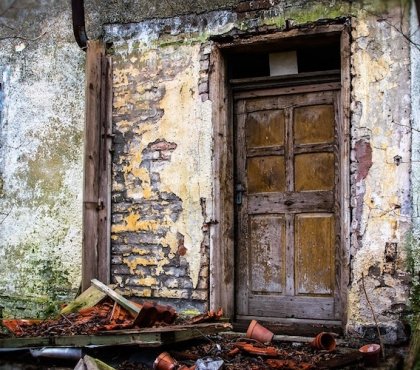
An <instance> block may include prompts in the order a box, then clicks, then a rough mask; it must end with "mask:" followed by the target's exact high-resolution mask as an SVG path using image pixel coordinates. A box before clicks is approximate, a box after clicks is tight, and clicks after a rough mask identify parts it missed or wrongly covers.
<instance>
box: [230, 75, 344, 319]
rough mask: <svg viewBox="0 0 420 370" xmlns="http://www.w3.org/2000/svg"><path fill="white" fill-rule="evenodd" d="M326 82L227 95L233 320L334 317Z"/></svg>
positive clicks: (331, 95) (332, 149)
mask: <svg viewBox="0 0 420 370" xmlns="http://www.w3.org/2000/svg"><path fill="white" fill-rule="evenodd" d="M332 85H333V84H332V83H330V84H329V86H328V87H329V88H328V87H326V86H325V85H324V84H322V83H320V84H311V85H303V86H300V87H299V88H297V87H296V88H295V89H294V91H293V93H291V91H290V89H287V88H286V89H282V88H278V89H276V88H270V89H253V90H252V94H250V93H249V92H248V93H237V94H234V132H235V192H236V194H235V205H236V207H235V208H236V212H235V216H236V225H237V227H236V240H235V266H236V271H237V273H236V288H235V291H236V296H235V302H236V307H235V309H236V318H237V319H246V318H250V317H258V318H260V319H271V320H277V319H288V318H293V319H313V320H339V319H340V317H341V305H340V292H339V288H340V286H339V284H336V281H339V280H340V272H341V267H340V259H339V258H336V256H338V255H339V250H340V246H339V235H340V225H341V221H340V209H341V205H340V196H339V176H340V174H339V171H338V168H339V163H340V158H339V156H340V153H339V147H340V143H339V137H338V132H339V131H341V130H339V127H338V126H339V125H340V122H339V116H338V108H339V107H338V104H339V103H338V101H339V100H338V93H339V87H338V86H336V89H332V88H331V86H332ZM326 88H327V90H324V89H326ZM301 91H303V92H301Z"/></svg>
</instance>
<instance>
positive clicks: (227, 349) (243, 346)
mask: <svg viewBox="0 0 420 370" xmlns="http://www.w3.org/2000/svg"><path fill="white" fill-rule="evenodd" d="M92 283H93V285H92V287H91V288H90V289H88V290H87V291H86V292H84V293H83V294H82V295H81V296H79V297H78V298H77V299H76V300H75V301H74V302H72V303H71V304H70V305H68V306H67V307H65V308H64V309H63V310H62V311H61V313H60V315H59V317H57V318H56V319H54V320H43V321H39V320H3V326H4V327H6V328H7V329H8V330H9V331H10V333H12V335H13V337H14V338H16V341H15V342H12V343H15V344H18V345H19V347H24V346H27V347H28V346H29V344H28V343H32V344H33V343H35V342H23V343H22V344H21V343H20V342H19V340H21V341H25V340H26V341H27V340H30V339H31V338H47V339H48V343H50V345H54V344H55V345H56V346H60V344H57V343H58V342H54V341H53V340H52V339H53V338H76V337H77V336H82V337H83V336H88V337H89V338H90V337H95V336H97V337H99V339H101V340H102V339H103V338H107V339H109V338H110V336H112V335H115V336H116V339H115V341H114V342H112V344H110V342H108V341H107V340H105V341H104V343H108V344H106V345H108V346H109V345H112V346H120V348H121V345H128V344H132V345H137V347H136V348H137V350H138V351H143V352H148V354H149V357H152V358H151V359H149V360H148V361H146V364H145V363H143V364H142V363H141V362H137V363H136V362H130V361H120V362H119V364H118V363H117V364H115V363H114V366H116V367H115V368H117V369H118V370H134V369H136V370H139V369H151V368H153V369H156V370H208V369H210V370H219V369H230V370H236V369H240V370H245V369H289V370H310V369H334V368H336V369H341V368H345V366H350V368H352V369H359V368H360V369H361V368H363V366H364V365H363V364H366V365H369V366H375V365H376V364H377V363H378V362H379V358H380V346H379V345H376V344H370V345H367V346H364V347H362V348H360V349H359V350H355V349H348V348H336V344H337V343H336V335H334V334H332V333H328V332H321V333H319V334H318V335H317V336H316V337H315V338H313V339H311V340H310V341H308V340H307V341H306V343H305V342H304V341H303V342H302V341H301V342H298V341H295V342H279V341H278V340H275V339H276V338H275V336H274V334H273V333H272V332H271V331H270V330H268V329H267V328H265V327H264V326H262V325H260V324H259V323H258V322H257V321H255V320H252V321H251V323H250V325H249V327H248V330H247V332H246V335H245V336H243V335H242V336H241V335H238V334H237V333H224V334H223V335H221V334H220V332H221V331H226V329H227V330H229V329H230V328H231V326H230V325H229V324H223V325H221V324H220V325H219V326H216V324H203V323H209V322H218V321H220V320H221V319H222V316H223V311H222V310H218V311H216V312H215V311H209V312H207V313H204V314H201V315H198V316H196V317H193V318H189V319H185V318H184V319H182V318H180V317H178V315H177V312H176V311H175V309H174V308H173V307H171V306H164V305H159V304H156V303H151V302H143V303H142V304H137V303H134V302H132V301H129V300H127V299H125V298H124V297H122V296H121V295H119V294H118V293H117V292H115V291H114V290H113V289H112V287H108V286H106V285H104V284H102V283H100V282H99V281H97V280H93V281H92ZM203 325H213V326H211V327H209V326H203ZM114 333H115V334H114ZM192 333H194V335H195V336H194V335H192ZM197 333H198V336H197ZM218 333H219V334H218ZM117 334H119V335H120V336H118V335H117ZM121 334H123V335H125V336H121ZM147 334H152V336H153V335H154V336H155V337H157V336H158V335H159V334H161V335H163V338H166V339H168V338H170V340H171V341H169V342H165V341H164V340H163V341H162V342H158V341H155V342H153V341H151V342H150V341H149V342H147V341H146V340H145V339H144V338H146V337H144V336H143V337H136V335H147ZM190 334H191V335H190ZM216 334H217V336H215V335H216ZM165 335H166V336H165ZM121 338H123V339H121ZM127 338H128V339H129V340H130V341H129V342H124V340H128V339H127ZM133 338H134V340H133ZM136 338H137V339H136ZM189 339H201V342H200V340H198V341H196V342H195V344H194V343H193V344H191V342H189V343H188V346H187V347H186V348H182V342H185V341H187V340H189ZM57 340H58V339H57ZM203 340H205V342H202V341H203ZM0 341H1V339H0ZM4 343H6V344H7V343H8V342H7V341H6V342H4ZM4 343H3V342H2V346H3V347H7V345H5V344H4ZM68 343H73V342H68ZM79 343H80V342H79ZM86 343H89V345H91V344H92V343H91V342H86ZM99 343H102V342H99ZM106 345H105V344H100V346H102V348H103V347H104V346H106ZM162 345H166V346H168V345H170V348H167V349H166V350H165V351H162V350H161V352H160V353H159V351H158V348H160V347H161V346H162ZM72 346H73V348H67V349H69V351H67V352H66V349H65V348H64V349H61V350H60V349H59V348H57V347H56V348H54V350H56V351H51V348H46V349H44V348H43V349H41V350H35V349H31V354H32V355H33V356H35V355H36V356H42V355H46V354H48V355H49V356H51V355H52V354H54V353H56V354H58V355H59V356H65V355H66V354H67V353H71V354H72V357H71V358H70V357H69V358H68V359H69V360H72V361H73V362H75V361H76V360H77V361H78V362H77V364H76V367H74V365H73V367H70V368H69V369H73V368H74V369H75V370H86V369H89V370H98V369H108V370H112V369H115V368H112V367H110V366H108V365H106V364H105V363H102V362H101V361H100V360H98V359H95V358H92V357H90V356H88V355H86V354H84V353H83V351H82V350H81V348H83V347H84V345H72ZM153 346H154V347H156V350H155V351H154V352H153V351H148V350H145V348H153ZM75 347H76V348H77V347H78V348H79V351H78V352H77V353H76V352H75V351H71V349H75ZM139 347H140V348H139ZM142 347H143V348H142Z"/></svg>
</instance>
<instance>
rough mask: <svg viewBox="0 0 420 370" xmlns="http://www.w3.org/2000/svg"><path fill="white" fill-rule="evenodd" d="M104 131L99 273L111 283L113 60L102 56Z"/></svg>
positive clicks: (102, 127) (100, 178)
mask: <svg viewBox="0 0 420 370" xmlns="http://www.w3.org/2000/svg"><path fill="white" fill-rule="evenodd" d="M101 72H102V77H101V102H100V106H101V132H100V138H99V142H100V151H99V170H98V175H99V189H98V204H99V209H98V260H97V261H98V262H97V264H98V276H97V279H98V280H100V281H102V282H103V283H106V284H108V283H109V282H110V274H111V271H110V269H111V230H110V229H111V222H110V220H111V160H112V158H111V145H112V60H111V57H107V56H103V57H102V71H101Z"/></svg>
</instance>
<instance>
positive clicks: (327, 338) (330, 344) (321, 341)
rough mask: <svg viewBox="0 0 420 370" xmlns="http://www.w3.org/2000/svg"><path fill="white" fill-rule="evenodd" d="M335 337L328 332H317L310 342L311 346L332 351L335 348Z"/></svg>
mask: <svg viewBox="0 0 420 370" xmlns="http://www.w3.org/2000/svg"><path fill="white" fill-rule="evenodd" d="M335 345H336V344H335V339H334V337H333V336H332V335H331V334H330V333H326V332H322V333H319V334H318V335H317V336H316V337H315V338H314V339H313V341H312V342H311V346H312V347H313V348H316V349H325V350H327V351H332V350H334V348H335Z"/></svg>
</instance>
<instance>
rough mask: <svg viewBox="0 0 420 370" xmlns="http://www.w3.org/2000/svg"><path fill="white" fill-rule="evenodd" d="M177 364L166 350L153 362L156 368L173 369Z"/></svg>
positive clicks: (157, 369) (162, 369) (158, 369)
mask: <svg viewBox="0 0 420 370" xmlns="http://www.w3.org/2000/svg"><path fill="white" fill-rule="evenodd" d="M177 366H178V363H177V362H176V361H175V359H174V358H173V357H172V356H171V355H170V354H169V353H168V352H162V353H161V354H160V355H159V356H158V357H157V358H156V360H155V362H154V363H153V369H156V370H174V369H175V368H176V367H177Z"/></svg>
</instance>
